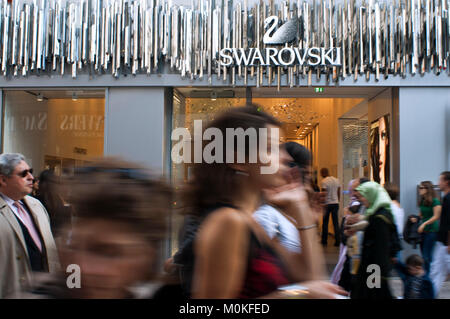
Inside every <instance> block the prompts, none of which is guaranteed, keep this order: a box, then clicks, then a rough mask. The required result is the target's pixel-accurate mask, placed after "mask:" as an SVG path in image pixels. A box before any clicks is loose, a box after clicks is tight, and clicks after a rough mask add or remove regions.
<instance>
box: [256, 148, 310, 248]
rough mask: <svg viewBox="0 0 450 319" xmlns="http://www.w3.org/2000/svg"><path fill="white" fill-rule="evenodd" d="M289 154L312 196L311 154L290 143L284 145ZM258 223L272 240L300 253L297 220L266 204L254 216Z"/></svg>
mask: <svg viewBox="0 0 450 319" xmlns="http://www.w3.org/2000/svg"><path fill="white" fill-rule="evenodd" d="M284 147H285V148H286V151H287V153H288V154H289V156H290V157H291V158H292V162H290V163H289V165H290V166H291V167H295V168H297V169H298V170H299V172H300V174H299V177H300V178H301V181H302V182H303V183H304V185H305V187H307V188H308V189H309V192H310V195H311V196H312V195H313V193H314V190H313V188H312V185H311V183H312V181H311V173H310V172H311V153H310V152H309V151H308V149H307V148H306V147H304V146H302V145H300V144H298V143H295V142H288V143H285V144H284ZM253 216H254V218H255V219H256V221H257V222H258V223H259V224H260V225H261V226H262V227H263V228H264V230H265V231H266V233H267V234H268V235H269V237H270V238H272V239H276V240H278V241H279V243H280V244H281V245H283V246H284V247H285V248H286V249H288V250H290V251H293V252H297V253H300V252H301V243H300V237H299V234H298V230H297V228H296V227H295V220H292V218H291V217H290V216H287V215H285V214H283V212H280V211H279V210H278V209H276V208H275V207H273V206H271V205H268V204H265V205H263V206H261V207H259V208H258V210H257V211H256V212H255V213H254V214H253Z"/></svg>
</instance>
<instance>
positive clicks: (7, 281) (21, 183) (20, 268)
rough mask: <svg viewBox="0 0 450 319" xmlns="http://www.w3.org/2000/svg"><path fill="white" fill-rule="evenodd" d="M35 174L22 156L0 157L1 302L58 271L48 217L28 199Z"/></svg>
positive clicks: (36, 201)
mask: <svg viewBox="0 0 450 319" xmlns="http://www.w3.org/2000/svg"><path fill="white" fill-rule="evenodd" d="M32 173H33V169H31V168H30V167H29V166H28V164H27V163H26V162H25V158H24V156H23V155H22V154H1V155H0V298H5V297H14V296H17V295H18V294H19V293H20V292H22V291H23V290H25V289H27V288H29V287H30V285H31V284H32V280H33V272H54V271H55V270H56V269H57V268H58V267H59V263H58V255H57V251H56V245H55V241H54V239H53V235H52V232H51V230H50V222H49V216H48V213H47V211H46V210H45V208H44V206H43V205H42V204H41V202H39V201H38V200H37V199H35V198H33V197H31V196H29V194H30V193H31V191H32V189H33V175H32Z"/></svg>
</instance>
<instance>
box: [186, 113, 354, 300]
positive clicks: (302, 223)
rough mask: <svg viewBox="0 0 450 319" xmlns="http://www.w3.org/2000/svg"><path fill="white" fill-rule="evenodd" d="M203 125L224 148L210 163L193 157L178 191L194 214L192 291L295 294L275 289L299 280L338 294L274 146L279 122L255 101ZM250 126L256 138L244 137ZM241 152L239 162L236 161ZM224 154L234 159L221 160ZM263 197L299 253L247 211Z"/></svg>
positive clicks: (309, 217) (323, 293) (301, 195)
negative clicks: (184, 186) (287, 224)
mask: <svg viewBox="0 0 450 319" xmlns="http://www.w3.org/2000/svg"><path fill="white" fill-rule="evenodd" d="M208 128H214V130H215V131H216V132H221V134H219V137H217V136H216V140H215V142H217V139H222V140H221V141H219V143H218V144H219V145H227V148H226V152H225V151H224V152H219V153H216V161H215V162H213V163H211V162H210V163H207V162H206V161H203V162H201V163H196V164H194V167H193V178H192V180H191V181H190V185H189V190H188V192H187V193H186V198H185V200H186V201H187V203H188V204H189V208H190V212H191V214H192V215H195V216H196V217H197V218H199V219H200V220H201V225H200V228H199V230H198V233H197V234H196V236H195V239H194V242H193V257H194V261H193V265H194V268H193V269H194V270H193V278H192V287H191V292H192V296H193V297H194V298H258V297H273V298H277V297H278V298H280V297H296V296H297V297H299V293H297V292H286V291H279V290H278V288H279V287H280V286H283V285H287V284H291V283H295V282H301V281H304V283H302V286H303V287H304V288H305V289H306V290H309V293H308V296H310V297H312V298H314V297H315V298H334V297H335V296H336V294H339V293H345V292H344V291H342V290H341V289H340V288H339V287H337V286H334V285H332V284H330V283H328V282H324V281H320V280H319V279H323V278H324V261H323V255H322V253H321V248H320V246H319V245H318V239H317V237H316V236H317V235H316V229H315V227H316V224H315V215H314V212H313V211H312V209H311V207H310V205H309V202H308V197H307V194H306V191H305V189H304V187H303V185H302V184H301V183H300V182H299V181H298V180H296V182H293V181H294V180H295V177H293V176H292V175H291V174H292V173H291V172H292V171H291V169H290V168H289V167H288V165H287V163H288V161H289V157H288V155H287V153H286V151H285V149H283V148H280V140H279V135H278V134H277V133H278V132H279V129H280V123H279V122H278V121H277V120H275V119H274V118H272V117H271V116H270V115H268V114H266V113H264V112H262V111H260V109H259V108H256V107H253V106H247V107H241V108H235V109H231V110H229V111H226V112H225V113H223V114H221V115H219V116H218V117H217V118H216V120H214V121H213V122H212V123H211V124H210V125H209V127H208ZM208 128H207V129H208ZM236 129H242V130H243V131H241V132H246V133H249V134H245V143H244V145H242V143H241V144H239V143H236V142H237V141H238V139H239V136H237V135H238V134H236V135H230V134H227V131H230V130H234V132H236ZM264 129H266V131H265V132H266V133H267V134H264ZM252 132H254V133H255V134H254V135H253V137H256V138H257V141H256V143H252V142H255V141H254V140H251V136H252V134H251V133H252ZM266 141H267V143H265V142H266ZM239 145H240V147H239ZM203 150H205V146H204V148H203ZM216 152H218V150H216ZM230 152H231V156H230ZM242 152H243V153H244V155H245V156H244V157H245V161H244V163H242V161H241V162H239V163H237V161H236V159H237V158H238V155H240V154H241V155H242ZM252 152H257V154H258V155H259V156H258V160H257V161H256V163H254V162H252V161H251V160H249V159H250V158H251V157H252V156H251V155H252V154H254V153H252ZM225 153H227V154H225ZM226 155H228V160H226V159H227V158H226ZM230 157H231V158H233V159H234V161H229V159H230ZM274 166H275V167H278V170H276V172H274V173H273V172H271V173H268V174H264V173H262V172H263V171H264V168H268V167H274ZM263 201H267V202H270V203H271V204H272V205H275V206H277V207H278V208H279V209H280V210H282V211H283V212H284V213H285V214H286V215H288V216H290V217H291V218H292V220H293V221H294V222H295V224H296V228H297V230H298V233H299V236H300V240H301V243H302V253H301V254H299V253H295V252H291V251H288V250H287V249H285V248H284V247H282V246H281V245H280V244H279V243H277V242H276V241H272V240H271V239H270V238H269V237H268V236H267V234H266V233H265V231H264V230H263V229H262V227H261V226H260V225H259V224H258V223H257V222H256V221H255V219H254V218H253V213H254V212H255V211H256V209H257V208H258V207H259V206H260V205H261V204H262V203H263Z"/></svg>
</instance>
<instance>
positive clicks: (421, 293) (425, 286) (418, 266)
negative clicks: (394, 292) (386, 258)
mask: <svg viewBox="0 0 450 319" xmlns="http://www.w3.org/2000/svg"><path fill="white" fill-rule="evenodd" d="M395 269H396V270H397V272H398V274H399V276H400V278H401V279H402V281H403V285H404V287H403V298H404V299H434V290H433V284H432V283H431V280H430V278H429V277H428V275H427V274H426V273H425V269H424V261H423V258H422V257H420V256H419V255H416V254H414V255H411V256H409V257H408V258H407V259H406V265H404V264H403V263H401V262H400V261H397V260H396V262H395Z"/></svg>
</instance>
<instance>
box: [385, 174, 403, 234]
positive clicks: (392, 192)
mask: <svg viewBox="0 0 450 319" xmlns="http://www.w3.org/2000/svg"><path fill="white" fill-rule="evenodd" d="M384 189H386V191H387V192H388V194H389V197H390V198H391V200H392V204H391V211H392V215H394V222H395V225H396V226H397V233H398V238H399V239H400V240H402V239H403V226H404V223H405V221H404V220H405V211H404V210H403V208H402V207H401V206H400V203H399V202H398V194H399V192H400V190H399V189H398V186H397V185H395V184H392V183H386V184H385V185H384Z"/></svg>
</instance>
